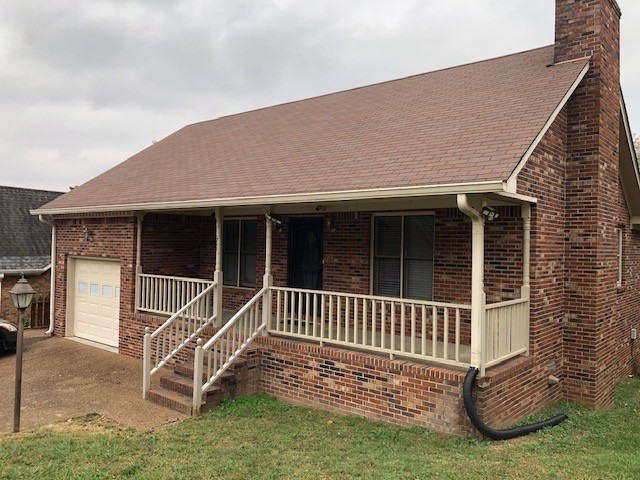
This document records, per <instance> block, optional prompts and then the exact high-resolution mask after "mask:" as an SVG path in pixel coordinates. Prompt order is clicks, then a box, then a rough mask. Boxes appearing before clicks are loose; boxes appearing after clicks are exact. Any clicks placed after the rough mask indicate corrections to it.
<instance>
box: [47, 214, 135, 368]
mask: <svg viewBox="0 0 640 480" xmlns="http://www.w3.org/2000/svg"><path fill="white" fill-rule="evenodd" d="M84 227H86V228H87V230H88V232H89V234H90V240H86V239H85V235H84ZM56 228H57V231H56V288H55V295H56V298H55V320H54V322H55V330H54V333H55V335H59V336H64V335H65V332H66V330H65V329H66V313H67V306H66V301H67V275H68V266H69V257H88V258H97V259H100V258H104V259H113V260H118V261H119V262H120V341H119V343H120V345H119V351H120V353H124V354H125V355H130V356H139V355H140V351H141V342H142V335H143V334H144V328H143V327H142V326H141V325H140V324H139V323H138V322H135V321H134V319H133V305H134V295H135V258H136V257H135V252H136V219H135V217H113V218H81V219H57V220H56Z"/></svg>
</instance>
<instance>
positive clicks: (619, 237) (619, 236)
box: [616, 227, 624, 288]
mask: <svg viewBox="0 0 640 480" xmlns="http://www.w3.org/2000/svg"><path fill="white" fill-rule="evenodd" d="M616 243H617V244H618V245H617V248H616V270H617V271H616V287H618V288H620V287H621V286H622V283H623V278H622V261H623V258H624V257H623V246H624V230H623V229H622V227H617V228H616Z"/></svg>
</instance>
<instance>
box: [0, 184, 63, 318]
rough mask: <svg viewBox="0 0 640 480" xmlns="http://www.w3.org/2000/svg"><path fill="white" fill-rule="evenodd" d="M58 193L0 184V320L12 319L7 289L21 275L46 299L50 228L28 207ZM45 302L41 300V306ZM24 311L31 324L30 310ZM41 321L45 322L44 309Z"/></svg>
mask: <svg viewBox="0 0 640 480" xmlns="http://www.w3.org/2000/svg"><path fill="white" fill-rule="evenodd" d="M60 195H62V193H61V192H49V191H45V190H32V189H28V188H16V187H4V186H0V319H3V320H8V321H10V322H14V323H15V322H16V321H17V316H18V312H17V310H16V309H15V308H14V306H13V303H12V301H11V297H10V295H9V290H11V289H12V288H13V286H14V285H15V284H16V282H17V281H18V280H19V279H20V277H21V276H22V275H23V274H24V276H25V278H26V279H27V280H28V281H29V284H30V285H31V286H32V287H33V288H34V290H35V291H36V293H37V297H36V298H37V299H44V298H45V297H46V299H48V298H49V293H50V290H51V227H50V226H48V225H46V224H45V223H42V222H39V221H38V219H37V218H34V217H32V216H31V215H29V210H31V209H33V208H36V207H38V206H40V205H42V204H43V203H45V202H50V201H51V200H53V199H55V198H57V197H59V196H60ZM45 303H46V302H43V306H44V304H45ZM39 307H40V304H38V307H36V306H35V305H34V306H33V307H32V308H29V309H28V310H27V311H26V315H27V318H29V319H30V321H31V324H32V326H39V325H35V324H34V321H35V320H36V319H35V318H32V317H34V316H33V315H32V313H34V312H32V310H33V309H35V308H39ZM38 313H42V314H43V315H37V316H38V317H40V316H42V317H43V318H42V320H44V321H45V323H48V320H47V317H48V315H47V314H46V312H44V311H42V312H38Z"/></svg>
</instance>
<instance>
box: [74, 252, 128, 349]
mask: <svg viewBox="0 0 640 480" xmlns="http://www.w3.org/2000/svg"><path fill="white" fill-rule="evenodd" d="M74 273H75V274H74V281H75V292H74V309H73V312H74V320H73V334H74V335H75V336H76V337H80V338H84V339H86V340H92V341H94V342H98V343H103V344H105V345H110V346H112V347H117V346H118V321H119V314H120V264H119V263H117V262H109V261H104V260H82V259H77V260H75V272H74Z"/></svg>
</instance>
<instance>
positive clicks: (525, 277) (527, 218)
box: [520, 203, 531, 355]
mask: <svg viewBox="0 0 640 480" xmlns="http://www.w3.org/2000/svg"><path fill="white" fill-rule="evenodd" d="M521 212H522V288H521V289H520V297H521V298H522V299H523V300H527V303H526V305H525V312H524V313H525V318H524V319H523V321H524V333H525V335H526V342H527V351H526V355H529V312H530V310H531V205H529V204H528V203H523V204H522V207H521Z"/></svg>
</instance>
